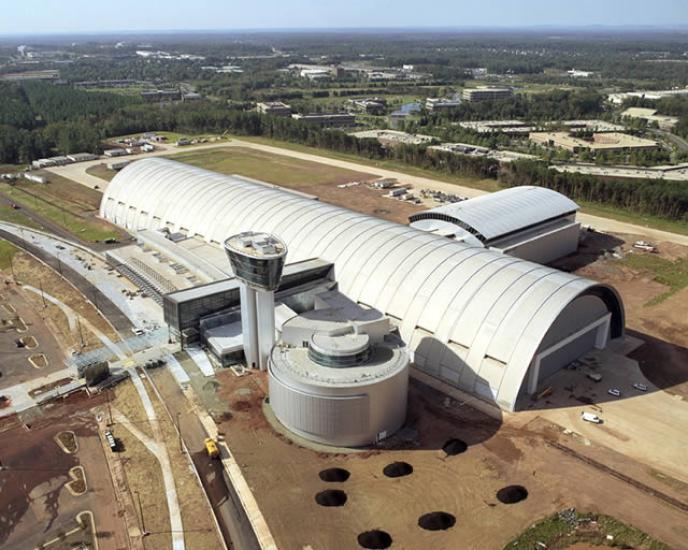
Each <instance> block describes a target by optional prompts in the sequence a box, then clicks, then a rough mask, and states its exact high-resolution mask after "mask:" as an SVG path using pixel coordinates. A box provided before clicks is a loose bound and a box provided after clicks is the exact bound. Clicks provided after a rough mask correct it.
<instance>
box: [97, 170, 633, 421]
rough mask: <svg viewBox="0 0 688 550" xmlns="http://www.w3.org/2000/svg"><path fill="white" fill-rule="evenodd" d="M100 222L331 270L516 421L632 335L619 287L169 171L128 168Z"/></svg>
mask: <svg viewBox="0 0 688 550" xmlns="http://www.w3.org/2000/svg"><path fill="white" fill-rule="evenodd" d="M100 215H101V216H102V217H104V218H106V219H108V220H110V221H112V222H114V223H115V224H117V225H120V226H123V227H125V228H127V229H129V230H131V231H134V232H135V231H137V230H142V229H160V228H165V227H167V228H169V229H170V231H175V232H183V233H185V234H187V235H188V236H190V237H193V238H196V239H199V240H203V241H206V242H207V243H211V244H213V245H216V246H217V247H218V248H219V247H221V244H220V243H222V242H223V241H224V240H225V239H226V238H227V237H228V236H229V235H234V234H236V233H240V232H242V231H260V232H267V233H273V234H276V235H279V236H280V237H281V238H282V239H283V240H284V242H285V243H286V245H287V247H288V248H289V258H288V262H289V263H292V262H298V261H303V260H307V259H312V258H321V259H322V260H324V261H327V262H331V263H332V264H333V265H334V274H335V277H336V280H337V282H338V285H339V291H340V292H342V293H343V294H345V295H346V296H347V297H348V298H350V299H351V300H354V301H355V302H358V303H359V304H361V305H363V306H368V307H371V308H375V309H377V310H378V311H380V312H381V313H383V314H384V315H386V316H388V317H390V318H391V319H392V321H393V322H394V323H395V324H396V325H397V326H398V328H399V334H400V336H401V338H402V339H403V341H404V342H405V343H406V344H407V346H408V347H409V349H410V351H411V352H412V358H413V361H414V363H415V365H416V367H418V368H420V369H421V370H423V371H425V372H426V373H428V374H430V375H432V376H435V377H437V378H440V379H442V380H443V381H445V382H447V383H449V384H451V385H454V386H456V387H458V388H460V389H462V390H464V391H467V392H470V393H472V394H474V395H476V396H479V397H481V398H483V399H485V400H487V401H492V402H495V403H497V404H498V405H499V406H500V407H501V408H503V409H506V410H514V408H515V407H516V401H517V398H518V397H519V395H520V394H523V393H531V392H533V391H535V390H536V389H537V388H538V386H539V385H540V382H541V381H542V380H543V379H545V378H546V377H547V376H549V375H550V374H552V373H554V372H555V371H557V370H558V369H560V368H562V367H563V366H565V365H566V364H568V363H570V362H571V361H572V360H574V359H576V358H578V357H580V356H581V355H582V354H584V353H586V352H588V351H589V350H590V349H592V348H602V347H604V346H605V345H606V344H607V341H608V340H609V338H615V337H619V336H621V335H622V334H623V330H624V312H623V305H622V303H621V300H620V298H619V296H618V295H617V293H616V292H615V291H614V289H613V288H611V287H609V286H606V285H602V284H598V283H595V282H594V281H590V280H588V279H584V278H581V277H577V276H574V275H571V274H568V273H563V272H560V271H557V270H555V269H551V268H548V267H544V266H542V265H539V264H535V263H531V262H528V261H524V260H521V259H518V258H516V257H513V256H509V255H504V254H500V253H499V252H496V251H493V250H489V249H487V248H485V247H483V246H472V245H470V244H467V243H462V242H457V241H455V240H451V239H447V238H446V237H442V236H439V235H435V234H432V233H428V232H425V231H421V230H418V229H415V228H412V227H408V226H404V225H400V224H396V223H392V222H388V221H385V220H381V219H378V218H374V217H371V216H367V215H364V214H360V213H357V212H353V211H351V210H347V209H345V208H340V207H337V206H333V205H330V204H326V203H322V202H319V201H314V200H310V199H307V198H304V197H301V196H298V195H296V194H294V193H291V192H287V191H283V190H280V189H275V188H273V187H270V186H267V185H261V184H259V183H256V182H252V181H249V180H246V179H243V178H238V177H232V176H224V175H220V174H216V173H213V172H209V171H206V170H202V169H199V168H195V167H191V166H188V165H185V164H180V163H177V162H174V161H170V160H163V159H145V160H140V161H138V162H135V163H133V164H131V165H129V166H127V167H126V168H124V169H123V170H122V171H121V172H120V173H119V174H118V175H117V176H116V177H115V178H114V179H113V180H112V182H111V183H110V184H109V186H108V188H107V191H106V193H105V195H104V197H103V201H102V204H101V209H100ZM220 261H221V262H225V261H226V260H224V258H222V256H221V255H220ZM218 269H226V265H225V266H223V265H221V264H218Z"/></svg>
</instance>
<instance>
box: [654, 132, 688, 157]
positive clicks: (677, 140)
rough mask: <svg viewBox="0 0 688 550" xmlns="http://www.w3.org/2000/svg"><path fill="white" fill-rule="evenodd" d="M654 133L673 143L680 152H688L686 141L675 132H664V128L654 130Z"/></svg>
mask: <svg viewBox="0 0 688 550" xmlns="http://www.w3.org/2000/svg"><path fill="white" fill-rule="evenodd" d="M654 133H655V134H657V135H659V136H662V137H663V138H665V139H666V140H668V141H670V142H671V143H673V144H674V145H675V146H676V147H677V148H678V149H680V150H681V151H682V152H684V153H685V152H688V141H686V140H685V139H683V138H682V137H680V136H677V135H676V134H672V133H671V132H666V131H664V130H655V131H654Z"/></svg>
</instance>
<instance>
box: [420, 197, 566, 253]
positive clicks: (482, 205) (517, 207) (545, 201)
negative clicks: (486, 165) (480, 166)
mask: <svg viewBox="0 0 688 550" xmlns="http://www.w3.org/2000/svg"><path fill="white" fill-rule="evenodd" d="M578 209H579V206H578V205H577V204H576V203H575V202H573V201H572V200H571V199H569V198H568V197H566V196H565V195H562V194H561V193H558V192H557V191H554V190H552V189H547V188H545V187H534V186H531V185H523V186H520V187H511V188H509V189H503V190H501V191H497V192H495V193H489V194H487V195H481V196H480V197H475V198H473V199H468V200H465V201H461V202H454V203H451V204H444V205H442V206H438V207H437V208H432V209H430V210H426V211H424V212H418V213H416V214H413V215H411V217H410V218H409V220H410V221H411V224H412V225H413V226H414V227H417V228H418V229H424V230H425V231H432V230H435V229H441V228H443V227H445V226H447V225H449V226H451V225H454V226H455V228H461V229H462V230H463V231H465V232H466V233H467V234H468V235H469V236H468V237H467V239H468V240H467V242H469V243H470V242H471V241H473V242H475V243H476V244H477V243H478V242H481V243H483V244H485V245H488V244H489V243H490V242H491V241H495V240H497V239H500V238H502V237H504V236H506V235H509V234H512V233H515V232H517V231H523V230H525V229H528V228H530V227H534V226H537V225H541V224H543V223H547V222H550V221H553V220H556V219H560V218H566V217H569V216H574V215H575V214H576V211H577V210H578ZM461 229H459V230H458V231H461ZM471 236H474V239H475V240H473V239H471Z"/></svg>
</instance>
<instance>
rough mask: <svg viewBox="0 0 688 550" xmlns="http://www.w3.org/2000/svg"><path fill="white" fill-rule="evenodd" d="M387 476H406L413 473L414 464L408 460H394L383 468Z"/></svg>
mask: <svg viewBox="0 0 688 550" xmlns="http://www.w3.org/2000/svg"><path fill="white" fill-rule="evenodd" d="M382 473H383V474H385V475H386V476H387V477H404V476H408V475H411V474H412V473H413V466H411V465H410V464H409V463H408V462H392V463H391V464H387V466H385V467H384V468H383V470H382Z"/></svg>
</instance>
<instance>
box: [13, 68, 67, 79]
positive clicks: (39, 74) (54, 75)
mask: <svg viewBox="0 0 688 550" xmlns="http://www.w3.org/2000/svg"><path fill="white" fill-rule="evenodd" d="M58 78H60V72H59V71H55V70H51V69H46V70H42V71H25V72H22V73H5V74H3V75H0V80H10V81H14V82H16V81H20V80H57V79H58Z"/></svg>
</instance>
